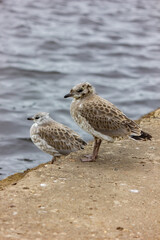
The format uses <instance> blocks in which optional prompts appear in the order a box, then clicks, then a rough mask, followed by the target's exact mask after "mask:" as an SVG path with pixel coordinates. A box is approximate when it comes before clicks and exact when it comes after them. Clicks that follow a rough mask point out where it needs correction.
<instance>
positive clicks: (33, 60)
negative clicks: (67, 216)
mask: <svg viewBox="0 0 160 240" xmlns="http://www.w3.org/2000/svg"><path fill="white" fill-rule="evenodd" d="M84 81H88V82H90V83H91V84H93V85H94V86H95V87H96V91H97V93H98V94H99V95H100V96H102V97H104V98H106V99H108V100H109V101H111V102H113V103H114V104H115V105H116V106H118V107H119V108H120V109H121V110H122V111H124V113H125V114H126V115H127V116H128V117H130V118H132V119H137V118H139V117H140V116H142V115H143V114H146V113H148V112H150V111H152V110H154V109H156V108H157V107H159V106H160V1H159V0H152V1H147V0H134V1H133V0H123V1H122V0H113V1H110V0H81V1H76V0H39V1H31V0H24V1H21V0H14V1H12V0H1V1H0V178H1V179H3V178H5V177H7V176H8V175H11V174H13V173H15V172H20V171H23V170H25V169H27V168H32V167H34V166H36V165H39V164H40V163H42V162H47V161H49V160H50V159H51V158H52V157H51V156H50V155H48V154H45V153H43V152H41V151H40V150H39V149H38V148H37V147H36V146H34V144H33V143H32V142H31V141H30V140H29V129H30V126H31V122H30V121H27V117H29V116H32V115H33V114H35V113H37V112H39V111H46V112H50V115H51V116H52V117H53V118H54V119H55V120H56V121H58V122H61V123H64V124H66V125H68V126H69V127H71V128H72V129H74V130H75V131H77V132H78V133H79V134H80V135H81V136H82V137H83V138H84V139H85V140H87V141H88V140H90V139H91V136H89V135H88V134H87V133H85V132H84V131H83V130H81V129H80V128H79V127H78V126H77V125H76V124H75V123H74V122H73V120H72V118H71V116H70V113H69V107H70V103H71V99H64V98H63V96H64V95H65V94H66V93H68V92H69V90H70V88H71V87H72V86H74V85H75V84H77V83H80V82H84Z"/></svg>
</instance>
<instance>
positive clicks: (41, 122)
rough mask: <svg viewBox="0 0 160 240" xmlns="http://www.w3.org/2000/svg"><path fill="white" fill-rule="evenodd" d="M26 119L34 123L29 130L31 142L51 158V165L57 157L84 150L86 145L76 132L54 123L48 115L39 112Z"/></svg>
mask: <svg viewBox="0 0 160 240" xmlns="http://www.w3.org/2000/svg"><path fill="white" fill-rule="evenodd" d="M27 119H28V120H33V121H34V124H33V125H32V126H31V128H30V137H31V139H32V142H33V143H34V144H35V145H36V146H37V147H38V148H39V149H41V150H42V151H43V152H46V153H48V154H50V155H52V156H53V158H52V161H51V163H53V162H54V161H55V160H56V157H58V156H61V155H68V154H69V153H71V152H75V151H78V150H81V149H84V146H85V145H86V144H87V143H86V142H85V141H83V140H82V139H81V137H80V136H79V135H78V134H77V133H76V132H74V131H73V130H71V129H70V128H68V127H67V126H64V125H63V124H61V123H58V122H56V121H54V120H53V119H52V118H51V117H50V116H49V113H46V112H39V113H37V114H35V115H34V116H33V117H29V118H27Z"/></svg>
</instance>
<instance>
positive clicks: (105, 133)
mask: <svg viewBox="0 0 160 240" xmlns="http://www.w3.org/2000/svg"><path fill="white" fill-rule="evenodd" d="M68 97H73V98H74V99H73V101H72V103H71V107H70V112H71V116H72V118H73V119H74V120H75V122H76V123H77V124H78V125H79V126H80V127H81V128H82V129H83V130H85V131H86V132H88V133H89V134H91V135H92V136H93V137H94V147H93V153H92V154H91V155H88V156H86V158H84V159H81V160H82V161H84V162H86V161H87V162H92V161H95V160H96V158H97V157H98V151H99V148H100V145H101V142H102V140H106V141H109V142H113V141H114V139H115V138H117V137H123V138H124V137H127V136H128V137H131V138H133V139H135V140H147V139H148V140H151V138H152V136H151V135H150V134H148V133H146V132H144V131H142V129H141V128H140V126H139V125H138V124H137V123H136V122H134V121H133V120H131V119H129V118H128V117H127V116H126V115H125V114H124V113H123V112H121V111H120V110H119V109H118V108H117V107H116V106H115V105H114V104H112V103H111V102H109V101H107V100H105V99H104V98H102V97H100V96H98V95H97V94H96V92H95V88H94V87H93V86H92V85H91V84H90V83H88V82H84V83H80V84H78V85H76V86H74V87H73V88H72V89H71V90H70V92H69V93H68V94H66V95H65V96H64V98H68Z"/></svg>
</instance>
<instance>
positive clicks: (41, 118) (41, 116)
mask: <svg viewBox="0 0 160 240" xmlns="http://www.w3.org/2000/svg"><path fill="white" fill-rule="evenodd" d="M49 118H50V117H49V113H46V112H39V113H36V114H35V115H34V116H33V117H29V118H27V119H28V120H32V121H34V122H35V123H38V124H42V123H45V122H46V121H47V120H49Z"/></svg>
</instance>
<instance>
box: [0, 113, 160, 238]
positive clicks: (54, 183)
mask: <svg viewBox="0 0 160 240" xmlns="http://www.w3.org/2000/svg"><path fill="white" fill-rule="evenodd" d="M140 124H141V126H142V127H143V130H146V131H148V132H149V133H151V134H152V135H153V140H152V141H147V142H137V141H133V140H123V141H116V142H115V143H107V142H104V143H103V144H102V146H101V149H100V156H99V159H98V160H97V162H90V163H82V162H80V160H79V159H80V157H81V156H82V155H83V154H84V153H88V152H91V150H92V146H91V144H89V146H87V147H86V148H85V150H84V151H80V152H77V153H72V154H70V155H69V156H67V157H62V158H60V159H59V160H58V161H57V162H56V163H55V164H53V165H51V164H50V163H48V164H43V165H41V166H40V167H37V168H35V169H33V170H31V171H26V172H25V173H24V174H16V175H13V176H12V177H10V178H7V179H5V180H3V181H1V184H0V187H1V191H0V213H1V214H0V239H21V240H25V239H26V240H28V239H34V240H50V239H51V240H52V239H57V240H63V239H67V240H79V239H82V240H90V239H96V240H102V239H106V240H118V239H126V240H132V239H139V240H142V239H143V240H158V239H160V138H159V133H160V109H158V110H156V111H155V112H152V113H150V114H148V115H146V116H145V117H144V118H142V119H141V120H140Z"/></svg>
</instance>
